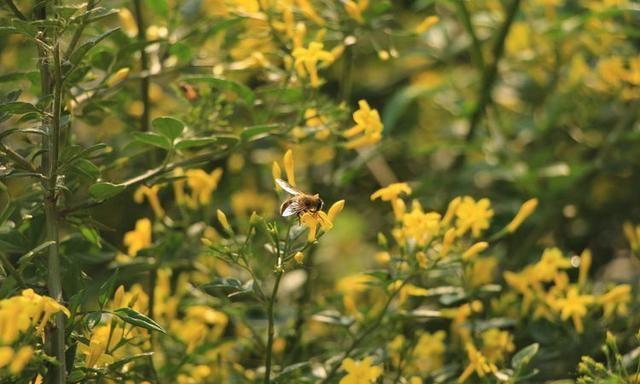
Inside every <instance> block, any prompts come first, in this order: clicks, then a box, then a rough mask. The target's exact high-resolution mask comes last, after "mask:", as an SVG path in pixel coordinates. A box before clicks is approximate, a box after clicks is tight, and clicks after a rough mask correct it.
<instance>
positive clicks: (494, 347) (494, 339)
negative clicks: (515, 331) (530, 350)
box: [481, 328, 515, 363]
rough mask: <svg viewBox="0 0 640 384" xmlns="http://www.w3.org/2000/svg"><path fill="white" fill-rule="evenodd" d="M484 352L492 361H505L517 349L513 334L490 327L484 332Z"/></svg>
mask: <svg viewBox="0 0 640 384" xmlns="http://www.w3.org/2000/svg"><path fill="white" fill-rule="evenodd" d="M481 337H482V354H483V355H484V356H486V358H487V360H489V361H490V362H492V363H498V362H501V361H504V359H506V357H507V355H508V354H509V353H511V352H513V351H514V350H515V345H514V344H513V336H512V335H511V334H510V333H509V332H508V331H501V330H499V329H498V328H489V329H487V330H486V331H484V332H482V335H481Z"/></svg>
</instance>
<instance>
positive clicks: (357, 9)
mask: <svg viewBox="0 0 640 384" xmlns="http://www.w3.org/2000/svg"><path fill="white" fill-rule="evenodd" d="M368 7H369V0H346V1H345V2H344V9H345V11H347V14H348V15H349V17H351V18H352V19H354V20H355V21H357V22H358V23H360V24H362V23H364V18H363V17H362V12H364V11H365V10H366V9H367V8H368Z"/></svg>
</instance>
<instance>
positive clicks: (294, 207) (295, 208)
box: [282, 201, 303, 217]
mask: <svg viewBox="0 0 640 384" xmlns="http://www.w3.org/2000/svg"><path fill="white" fill-rule="evenodd" d="M302 211H303V207H302V206H301V205H300V203H298V202H297V201H292V202H291V203H289V205H287V207H286V208H285V209H284V211H282V216H283V217H289V216H293V215H297V214H299V213H300V212H302Z"/></svg>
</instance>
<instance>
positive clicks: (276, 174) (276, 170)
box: [271, 161, 291, 191]
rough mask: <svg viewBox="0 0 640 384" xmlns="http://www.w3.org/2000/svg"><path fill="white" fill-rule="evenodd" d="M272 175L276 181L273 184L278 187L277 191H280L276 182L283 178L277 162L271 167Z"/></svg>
mask: <svg viewBox="0 0 640 384" xmlns="http://www.w3.org/2000/svg"><path fill="white" fill-rule="evenodd" d="M271 175H272V176H273V180H274V182H273V184H274V185H275V186H276V191H279V190H280V189H281V188H280V186H279V185H278V183H276V182H275V180H276V179H280V178H281V177H282V170H281V169H280V165H279V164H278V162H277V161H274V162H273V165H272V166H271ZM289 184H291V183H289Z"/></svg>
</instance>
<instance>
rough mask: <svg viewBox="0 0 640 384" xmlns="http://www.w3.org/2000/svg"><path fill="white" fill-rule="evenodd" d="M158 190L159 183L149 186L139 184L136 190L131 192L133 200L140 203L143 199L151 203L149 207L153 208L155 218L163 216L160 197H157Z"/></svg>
mask: <svg viewBox="0 0 640 384" xmlns="http://www.w3.org/2000/svg"><path fill="white" fill-rule="evenodd" d="M158 191H160V185H158V184H155V185H153V186H151V187H147V186H146V185H141V186H140V187H139V188H138V189H137V190H136V192H135V193H134V194H133V200H134V201H135V202H136V203H138V204H142V202H143V201H144V199H145V198H146V199H147V200H149V205H151V209H153V213H154V214H155V215H156V217H157V218H159V219H160V218H162V217H164V209H162V205H161V204H160V199H159V198H158Z"/></svg>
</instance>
